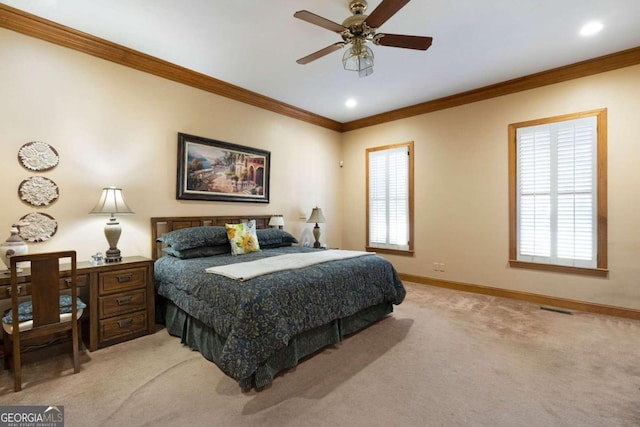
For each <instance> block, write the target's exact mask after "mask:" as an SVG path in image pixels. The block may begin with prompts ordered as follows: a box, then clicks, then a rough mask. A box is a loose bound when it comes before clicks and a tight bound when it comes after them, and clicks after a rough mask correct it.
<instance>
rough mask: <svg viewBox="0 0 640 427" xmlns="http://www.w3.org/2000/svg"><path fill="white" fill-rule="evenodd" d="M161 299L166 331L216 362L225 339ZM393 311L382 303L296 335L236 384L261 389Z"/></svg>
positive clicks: (169, 302) (386, 304)
mask: <svg viewBox="0 0 640 427" xmlns="http://www.w3.org/2000/svg"><path fill="white" fill-rule="evenodd" d="M160 299H162V300H163V303H164V304H162V305H163V306H162V307H158V308H159V309H160V310H158V311H156V313H158V314H160V313H164V319H162V321H163V323H164V324H165V325H166V327H167V331H168V332H169V334H171V335H174V336H177V337H180V338H181V341H182V343H183V344H185V345H188V346H189V347H190V348H191V349H193V350H197V351H199V352H200V353H201V354H202V355H203V356H204V357H205V358H206V359H208V360H210V361H212V362H214V363H216V364H218V360H219V359H220V357H221V351H222V348H223V346H224V341H225V338H224V337H222V336H220V335H218V334H217V333H216V332H215V331H214V330H213V329H212V328H210V327H208V326H207V325H205V324H204V323H202V322H200V321H199V320H198V319H195V318H193V317H191V316H189V315H188V314H187V313H185V312H184V311H183V310H181V309H180V308H179V307H177V306H176V305H174V304H173V303H172V302H171V301H168V300H166V299H164V298H158V300H160ZM392 312H393V305H392V304H391V303H387V302H385V303H382V304H378V305H375V306H373V307H369V308H366V309H364V310H362V311H360V312H358V313H355V314H353V315H351V316H348V317H345V318H342V319H337V320H334V321H332V322H331V323H328V324H326V325H322V326H319V327H317V328H315V329H311V330H309V331H306V332H303V333H301V334H299V335H296V336H295V337H293V339H291V340H290V341H289V344H288V345H287V346H286V347H285V348H283V349H281V350H279V351H278V352H276V353H275V354H273V355H272V356H271V357H269V359H267V361H266V362H265V363H264V364H263V365H261V366H259V367H258V369H257V370H256V372H254V373H253V374H252V375H251V376H250V377H248V378H243V379H241V380H239V381H238V383H239V384H240V387H241V388H242V389H244V390H248V389H250V388H252V387H255V388H256V389H260V388H262V387H264V386H266V385H268V384H270V383H271V382H272V381H273V379H274V377H275V376H276V375H277V374H278V372H280V371H282V370H284V369H289V368H292V367H294V366H296V365H297V364H298V361H299V360H301V359H302V358H304V357H306V356H308V355H310V354H313V353H315V352H316V351H318V350H320V349H322V348H324V347H326V346H329V345H335V344H338V343H339V342H341V341H342V340H343V339H344V337H346V336H348V335H350V334H353V333H355V332H358V331H359V330H361V329H363V328H365V327H367V326H369V325H371V324H372V323H374V322H376V321H377V320H379V319H381V318H383V317H385V316H386V315H388V314H390V313H392ZM159 320H160V319H159Z"/></svg>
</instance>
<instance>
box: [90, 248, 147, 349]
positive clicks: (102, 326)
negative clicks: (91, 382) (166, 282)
mask: <svg viewBox="0 0 640 427" xmlns="http://www.w3.org/2000/svg"><path fill="white" fill-rule="evenodd" d="M81 274H83V275H84V274H86V275H87V276H88V283H89V286H86V287H84V288H82V290H81V291H80V298H81V299H82V300H83V301H85V302H86V303H87V306H88V307H87V308H88V313H87V312H86V309H85V314H83V316H82V317H83V319H82V320H83V323H82V336H83V339H84V341H85V345H86V346H87V348H88V349H89V350H90V351H95V350H97V349H99V348H102V347H107V346H109V345H112V344H116V343H119V342H123V341H128V340H130V339H133V338H137V337H139V336H142V335H147V334H152V333H154V331H155V306H154V289H153V260H151V259H148V258H143V257H125V258H123V259H122V261H121V262H116V263H107V264H103V265H98V266H94V265H91V263H90V262H81V263H78V275H81ZM85 316H86V317H85Z"/></svg>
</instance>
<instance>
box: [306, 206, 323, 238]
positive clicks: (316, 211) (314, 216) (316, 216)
mask: <svg viewBox="0 0 640 427" xmlns="http://www.w3.org/2000/svg"><path fill="white" fill-rule="evenodd" d="M307 222H310V223H314V222H315V223H316V226H315V227H313V237H315V239H316V241H315V242H314V243H313V247H314V248H320V247H322V246H321V245H320V227H319V226H318V223H325V222H327V220H326V219H324V215H323V214H322V209H320V208H319V207H317V206H316V207H315V208H313V210H312V211H311V215H310V216H309V219H308V220H307Z"/></svg>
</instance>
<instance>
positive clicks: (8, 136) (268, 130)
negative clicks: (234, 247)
mask: <svg viewBox="0 0 640 427" xmlns="http://www.w3.org/2000/svg"><path fill="white" fill-rule="evenodd" d="M0 58H2V62H1V63H0V82H1V83H0V85H1V87H2V91H1V92H0V93H2V95H3V96H2V101H0V144H1V145H0V150H1V151H0V152H1V153H2V157H1V159H2V167H0V179H1V182H2V184H3V185H2V186H0V188H1V190H0V191H1V193H0V196H2V197H1V200H2V209H0V236H1V237H0V238H1V239H2V240H4V238H5V237H6V235H8V232H9V227H10V225H11V224H12V223H13V222H16V221H17V220H18V219H19V218H20V217H22V216H23V215H25V214H27V213H29V212H33V211H40V212H44V213H48V214H50V215H52V216H53V217H55V218H56V219H57V220H58V222H59V230H58V233H57V234H56V235H55V236H54V237H53V239H51V240H50V241H48V242H45V243H38V244H31V245H30V250H31V251H32V252H43V251H46V250H58V249H67V248H75V249H76V250H78V252H79V256H80V258H81V259H88V257H89V255H90V254H92V253H94V252H96V251H104V250H105V249H106V241H105V240H104V236H103V234H102V227H103V224H104V223H105V222H106V220H107V218H106V217H101V216H93V215H88V212H89V210H91V208H92V207H93V206H94V204H95V202H96V201H97V198H98V195H99V192H100V189H101V188H102V187H103V186H108V185H116V186H121V187H123V188H124V191H125V196H126V198H127V201H128V203H129V204H130V205H131V207H132V208H133V209H134V210H135V215H131V216H122V217H120V220H121V223H122V226H123V236H122V238H121V240H120V243H119V245H118V246H119V248H120V249H121V250H122V252H123V254H124V255H125V256H126V255H146V256H148V255H150V241H149V240H150V231H149V228H150V227H149V218H150V217H152V216H165V215H202V214H206V215H218V214H219V215H224V214H246V213H255V214H270V213H283V214H284V215H285V219H286V221H287V225H286V227H285V228H286V229H287V230H289V231H291V232H292V233H293V234H294V235H296V236H299V235H300V234H301V232H302V231H303V229H305V228H306V229H308V228H310V225H308V224H306V223H305V222H304V220H301V219H299V217H300V215H305V216H306V215H308V214H309V212H310V210H311V208H312V207H313V206H315V205H319V206H321V207H322V208H323V210H324V213H325V216H326V217H327V220H328V223H327V224H325V225H324V226H323V236H322V241H323V242H327V243H328V244H329V245H330V246H339V247H342V248H347V249H362V248H363V246H364V240H365V236H364V234H365V227H364V215H365V207H364V203H365V194H364V191H365V183H364V177H365V171H364V164H365V157H364V153H365V149H366V148H367V147H374V146H378V145H386V144H390V143H395V142H405V141H411V140H412V141H415V151H416V175H415V180H416V210H415V213H416V244H415V257H412V258H406V257H397V256H389V259H391V260H392V261H393V262H394V264H395V265H396V267H397V269H398V270H399V271H400V272H402V273H408V274H414V275H419V276H424V277H434V278H438V279H445V280H452V281H458V282H464V283H471V284H478V285H486V286H493V287H498V288H504V289H508V290H518V291H524V292H533V293H539V294H544V295H551V296H557V297H563V298H570V299H574V300H580V301H588V302H594V303H602V304H611V305H617V306H621V307H631V308H640V293H639V292H638V277H639V276H640V267H639V265H640V263H639V262H638V260H640V227H638V212H640V192H638V190H637V188H636V187H637V183H638V182H639V181H640V180H639V179H638V178H639V175H640V174H639V173H638V172H637V170H638V167H637V159H639V158H640V141H639V140H638V135H640V131H639V126H638V117H640V97H639V96H638V95H637V94H638V81H640V66H636V67H629V68H626V69H621V70H617V71H613V72H608V73H603V74H600V75H596V76H592V77H588V78H583V79H579V80H574V81H571V82H567V83H562V84H558V85H553V86H548V87H544V88H540V89H536V90H531V91H527V92H522V93H518V94H513V95H509V96H504V97H500V98H496V99H491V100H487V101H483V102H479V103H476V104H471V105H465V106H462V107H457V108H452V109H448V110H444V111H439V112H435V113H431V114H425V115H422V116H418V117H413V118H409V119H404V120H399V121H396V122H392V123H388V124H384V125H379V126H373V127H370V128H366V129H361V130H357V131H353V132H349V133H347V134H344V135H340V134H338V133H336V132H332V131H329V130H326V129H323V128H320V127H317V126H313V125H310V124H307V123H304V122H301V121H297V120H294V119H290V118H287V117H283V116H280V115H277V114H274V113H271V112H267V111H263V110H260V109H258V108H255V107H251V106H248V105H245V104H242V103H238V102H235V101H232V100H229V99H226V98H222V97H219V96H216V95H212V94H209V93H206V92H203V91H200V90H197V89H193V88H190V87H187V86H184V85H180V84H177V83H173V82H170V81H167V80H163V79H160V78H158V77H154V76H151V75H148V74H145V73H142V72H138V71H135V70H132V69H129V68H126V67H122V66H118V65H115V64H112V63H109V62H106V61H103V60H99V59H96V58H93V57H90V56H88V55H85V54H81V53H77V52H75V51H72V50H69V49H65V48H61V47H58V46H55V45H52V44H49V43H46V42H43V41H40V40H36V39H32V38H29V37H25V36H22V35H19V34H17V33H13V32H11V31H8V30H4V29H0ZM603 107H604V108H607V109H608V111H609V268H610V270H611V272H610V274H609V277H608V278H604V279H601V278H587V277H584V276H576V275H569V274H557V273H547V272H534V271H527V270H518V269H511V268H509V266H508V263H507V256H508V255H507V254H508V221H507V218H508V217H507V215H508V212H507V200H508V197H507V125H508V124H509V123H513V122H519V121H524V120H530V119H536V118H542V117H549V116H554V115H559V114H566V113H572V112H577V111H583V110H590V109H595V108H603ZM177 132H185V133H191V134H194V135H199V136H204V137H208V138H213V139H218V140H222V141H228V142H233V143H236V144H241V145H247V146H251V147H257V148H262V149H266V150H269V151H271V153H272V159H271V160H272V163H271V169H272V171H271V203H270V204H268V205H262V204H250V203H241V204H238V203H221V202H197V201H178V200H176V198H175V178H176V153H177ZM34 140H40V141H45V142H47V143H49V144H51V145H52V146H54V147H55V148H56V149H57V150H58V152H59V154H60V158H61V161H60V164H59V165H58V166H57V167H56V168H55V169H53V170H52V171H48V172H43V173H33V172H31V171H28V170H26V169H24V168H22V166H20V164H19V163H18V160H17V151H18V149H19V147H20V146H22V144H24V143H26V142H29V141H34ZM340 160H343V161H344V167H343V168H340V167H339V161H340ZM33 175H43V176H46V177H48V178H50V179H53V180H54V181H55V182H56V183H57V184H58V186H59V187H60V199H59V200H58V201H57V202H55V203H54V204H53V205H52V206H50V207H47V208H33V207H31V206H29V205H27V204H25V203H23V202H21V201H20V200H19V198H18V196H17V188H18V185H19V184H20V182H21V181H22V180H23V179H25V178H27V177H29V176H33ZM341 218H348V220H345V221H342V219H341ZM3 230H4V231H3ZM2 233H4V234H5V235H2ZM433 262H443V263H445V264H446V271H445V272H443V273H441V272H434V271H433V270H432V268H431V266H432V264H433Z"/></svg>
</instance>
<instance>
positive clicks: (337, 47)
mask: <svg viewBox="0 0 640 427" xmlns="http://www.w3.org/2000/svg"><path fill="white" fill-rule="evenodd" d="M344 45H346V43H345V42H338V43H334V44H332V45H330V46H327V47H325V48H324V49H320V50H319V51H317V52H314V53H312V54H311V55H307V56H305V57H304V58H300V59H298V60H297V61H296V62H297V63H298V64H303V65H304V64H308V63H309V62H311V61H315V60H316V59H318V58H322V57H323V56H325V55H328V54H330V53H331V52H335V51H336V50H340V49H342V48H343V47H344Z"/></svg>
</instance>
